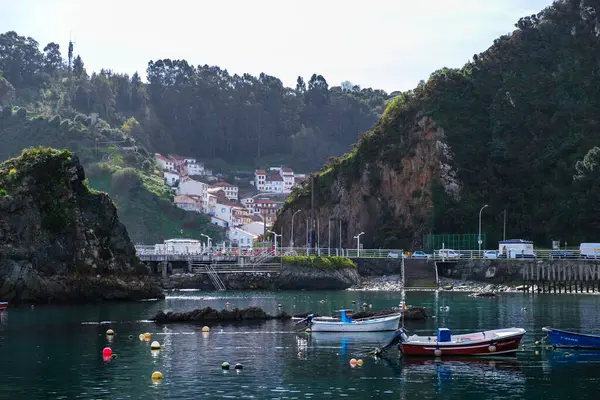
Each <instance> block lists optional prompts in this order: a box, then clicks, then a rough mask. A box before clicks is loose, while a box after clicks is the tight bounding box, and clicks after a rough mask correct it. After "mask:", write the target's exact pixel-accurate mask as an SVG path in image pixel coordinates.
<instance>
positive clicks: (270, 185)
mask: <svg viewBox="0 0 600 400" xmlns="http://www.w3.org/2000/svg"><path fill="white" fill-rule="evenodd" d="M265 191H266V192H273V193H283V178H282V177H281V175H280V174H279V172H277V171H272V172H270V173H269V174H268V175H267V180H266V181H265Z"/></svg>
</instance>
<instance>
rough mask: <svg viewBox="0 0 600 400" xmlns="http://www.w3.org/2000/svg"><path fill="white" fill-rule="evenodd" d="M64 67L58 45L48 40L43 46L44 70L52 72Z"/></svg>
mask: <svg viewBox="0 0 600 400" xmlns="http://www.w3.org/2000/svg"><path fill="white" fill-rule="evenodd" d="M62 68H64V61H63V58H62V55H61V54H60V46H59V45H58V44H56V43H54V42H50V43H48V44H47V45H46V47H44V70H45V71H46V72H47V73H49V74H52V73H54V72H56V71H58V70H59V69H62Z"/></svg>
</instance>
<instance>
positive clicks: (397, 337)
mask: <svg viewBox="0 0 600 400" xmlns="http://www.w3.org/2000/svg"><path fill="white" fill-rule="evenodd" d="M406 340H408V335H407V334H406V330H405V329H404V328H400V329H398V330H397V331H396V332H394V336H392V339H391V340H390V341H389V343H388V344H386V345H385V346H383V347H382V348H378V349H375V350H374V354H375V355H380V354H382V353H383V352H384V351H386V350H387V349H389V348H390V347H392V346H394V345H396V344H398V343H401V342H405V341H406Z"/></svg>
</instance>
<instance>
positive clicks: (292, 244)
mask: <svg viewBox="0 0 600 400" xmlns="http://www.w3.org/2000/svg"><path fill="white" fill-rule="evenodd" d="M300 211H302V210H298V211H296V212H295V213H293V214H292V237H291V238H290V247H291V248H292V249H293V248H294V217H295V216H296V214H298V213H299V212H300Z"/></svg>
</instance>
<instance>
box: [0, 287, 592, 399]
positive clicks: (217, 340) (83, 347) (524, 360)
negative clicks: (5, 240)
mask: <svg viewBox="0 0 600 400" xmlns="http://www.w3.org/2000/svg"><path fill="white" fill-rule="evenodd" d="M400 297H401V294H400V293H399V292H350V291H339V292H304V291H303V292H218V293H217V292H197V291H178V292H169V293H168V295H167V298H166V299H165V300H159V301H141V302H135V303H102V304H95V305H73V306H55V305H45V306H35V307H29V306H21V307H18V308H9V309H8V310H7V311H5V312H3V313H1V314H0V375H1V376H2V385H0V399H11V400H18V399H24V400H25V399H111V400H117V399H195V398H204V399H223V398H242V399H245V398H253V399H330V398H340V397H343V398H348V399H369V398H373V399H388V398H389V399H398V398H403V399H415V398H418V399H420V400H423V399H454V398H460V399H482V398H486V399H509V398H514V399H523V398H528V399H542V398H543V399H545V400H550V399H557V400H558V399H560V400H563V399H565V398H578V399H584V398H597V397H598V385H599V384H600V375H598V370H599V369H600V352H598V353H595V352H590V351H587V352H577V351H553V350H550V349H543V348H542V347H540V346H535V344H534V342H535V341H536V340H539V339H540V338H541V337H542V336H543V333H542V330H541V329H542V327H543V326H553V327H557V328H564V329H569V330H578V331H579V330H581V331H586V332H593V331H600V324H599V323H600V316H599V314H598V312H597V310H599V309H600V296H591V295H577V296H576V295H536V296H532V295H524V294H520V293H506V294H502V295H500V296H498V297H495V298H473V297H468V295H467V294H465V293H451V292H441V293H435V292H408V293H407V303H408V304H409V305H415V306H425V307H427V308H428V310H429V311H430V312H431V313H432V314H433V315H434V316H435V318H429V319H428V320H427V321H425V322H406V323H405V326H406V328H407V329H408V330H409V331H411V332H415V333H425V334H433V333H434V332H435V329H436V328H437V327H438V326H440V327H442V326H444V327H448V328H450V329H451V330H452V332H454V333H460V332H468V331H479V330H483V329H493V328H500V327H511V326H516V327H523V328H525V329H526V330H527V334H526V335H525V337H524V339H523V342H522V343H523V349H522V350H521V351H520V352H519V354H518V356H517V357H516V358H512V359H443V358H442V359H441V360H440V361H434V360H432V359H428V358H425V359H408V358H407V359H402V358H400V357H399V356H398V353H397V351H395V350H394V351H391V352H390V353H389V354H388V356H386V357H385V358H379V359H375V358H372V357H370V356H368V355H367V352H368V351H370V350H372V349H373V348H374V347H376V346H379V345H382V344H384V343H385V342H386V341H387V340H388V339H389V338H390V337H391V335H392V333H391V332H387V333H371V334H332V333H320V334H317V333H315V334H312V335H309V334H306V333H305V332H303V327H299V326H294V323H293V322H292V321H286V322H279V321H263V322H252V323H249V322H244V323H229V324H206V325H208V326H210V328H211V329H210V333H209V334H208V335H203V334H202V332H201V329H202V325H193V324H173V325H168V326H159V325H156V324H154V323H153V322H150V321H148V319H149V318H150V317H151V316H152V315H153V314H154V313H155V312H157V311H159V310H165V311H187V310H191V309H195V308H200V307H207V306H211V307H213V308H218V309H221V308H225V304H226V303H227V302H229V303H230V304H231V306H230V307H231V308H234V307H240V308H241V307H247V306H250V305H252V306H259V307H262V308H263V309H265V310H266V311H267V312H269V313H272V314H275V313H276V312H277V311H278V304H281V308H282V309H283V310H284V311H286V312H288V313H290V314H294V313H299V312H306V311H313V312H318V313H321V314H326V313H332V312H334V311H335V310H337V309H340V308H353V307H360V305H361V304H362V303H368V304H372V306H373V309H375V310H376V309H382V308H389V307H396V306H398V305H399V302H400ZM353 302H354V303H353ZM357 305H358V306H357ZM109 328H111V329H113V330H114V331H115V335H114V338H112V339H111V338H110V337H107V336H106V334H105V332H106V330H107V329H109ZM145 332H150V333H151V334H152V340H153V341H154V340H157V341H159V342H160V343H161V345H163V346H164V347H163V349H162V350H160V351H158V352H154V354H153V353H152V352H151V350H150V343H149V342H145V341H140V340H139V338H138V336H139V335H140V334H141V333H145ZM106 346H110V347H111V349H112V351H113V353H114V354H115V357H114V358H113V359H111V360H110V361H104V360H103V357H102V349H103V348H104V347H106ZM351 358H356V359H359V358H360V359H362V360H363V361H364V363H363V365H362V366H356V367H354V368H353V367H351V366H350V364H349V360H350V359H351ZM223 362H229V363H230V365H231V366H232V367H233V365H234V364H235V363H241V364H242V365H243V369H242V370H234V369H233V368H231V369H230V370H228V371H224V370H222V369H221V364H222V363H223ZM154 371H160V372H161V373H162V374H163V377H164V379H163V380H162V381H160V382H158V383H156V382H153V381H152V379H151V375H152V373H153V372H154Z"/></svg>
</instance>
